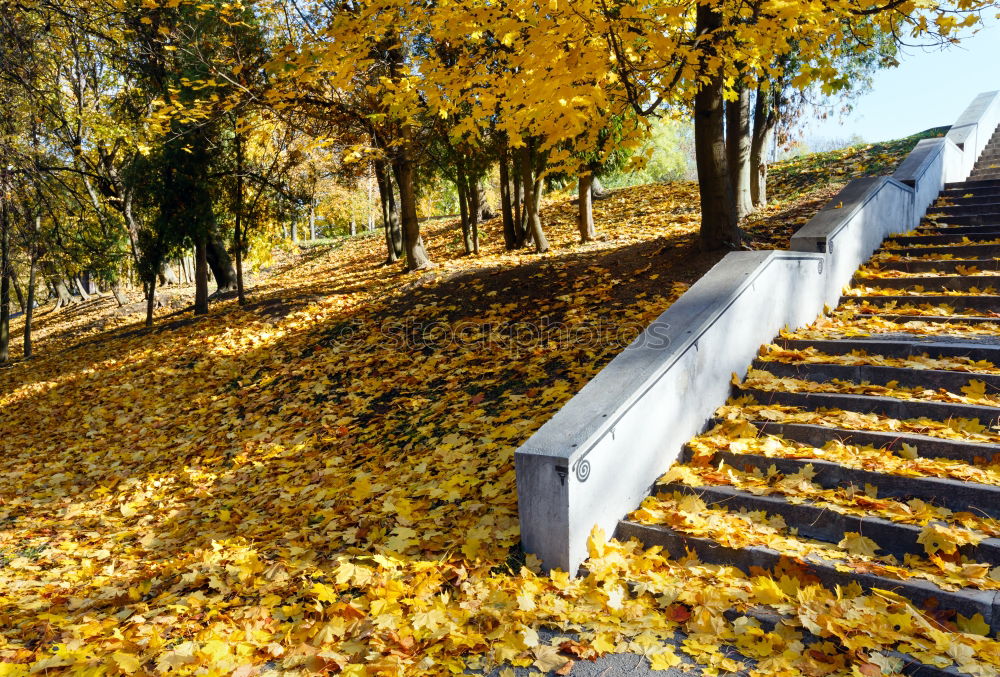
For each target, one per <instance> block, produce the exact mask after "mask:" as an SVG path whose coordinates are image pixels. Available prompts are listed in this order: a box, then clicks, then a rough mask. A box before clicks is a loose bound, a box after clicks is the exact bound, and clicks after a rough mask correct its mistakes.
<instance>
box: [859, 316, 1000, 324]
mask: <svg viewBox="0 0 1000 677" xmlns="http://www.w3.org/2000/svg"><path fill="white" fill-rule="evenodd" d="M864 316H866V317H877V318H879V319H880V320H885V321H886V322H895V323H896V324H908V323H910V322H930V323H933V324H960V325H961V324H970V325H972V324H997V323H998V322H1000V318H995V317H978V316H975V315H899V314H896V313H864Z"/></svg>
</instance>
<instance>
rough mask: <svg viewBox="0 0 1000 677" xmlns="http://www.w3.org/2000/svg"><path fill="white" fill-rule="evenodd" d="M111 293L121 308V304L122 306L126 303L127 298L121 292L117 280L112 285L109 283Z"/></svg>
mask: <svg viewBox="0 0 1000 677" xmlns="http://www.w3.org/2000/svg"><path fill="white" fill-rule="evenodd" d="M111 293H112V295H114V297H115V301H116V302H117V303H118V307H119V308H121V307H122V306H124V305H125V304H127V303H128V298H127V297H126V296H125V294H124V293H123V292H122V287H121V285H120V284H118V283H117V282H115V283H114V284H113V285H111Z"/></svg>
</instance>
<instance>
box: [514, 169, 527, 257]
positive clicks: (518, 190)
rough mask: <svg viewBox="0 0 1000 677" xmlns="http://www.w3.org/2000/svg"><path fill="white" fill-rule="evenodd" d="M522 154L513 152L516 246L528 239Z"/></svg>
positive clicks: (522, 244) (521, 244) (520, 245)
mask: <svg viewBox="0 0 1000 677" xmlns="http://www.w3.org/2000/svg"><path fill="white" fill-rule="evenodd" d="M520 158H521V156H520V154H519V151H518V153H513V152H512V153H511V163H512V164H513V174H514V194H513V195H512V196H511V201H512V202H513V203H514V235H515V236H516V238H515V244H514V246H515V247H523V246H524V242H525V240H526V239H527V236H526V235H525V232H526V230H527V229H526V228H525V224H524V216H525V214H526V213H527V211H526V210H525V209H524V189H523V188H522V187H521V161H520Z"/></svg>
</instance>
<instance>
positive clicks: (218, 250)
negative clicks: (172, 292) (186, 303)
mask: <svg viewBox="0 0 1000 677" xmlns="http://www.w3.org/2000/svg"><path fill="white" fill-rule="evenodd" d="M292 228H293V229H294V228H295V224H292ZM204 244H205V260H206V261H207V263H208V265H209V266H210V267H211V269H212V275H213V276H214V277H215V283H216V285H218V288H219V291H235V289H236V269H235V268H234V267H233V260H232V259H231V258H229V252H227V251H226V245H225V243H223V241H222V238H221V237H219V234H218V233H216V232H214V231H213V232H211V233H209V235H208V237H207V238H206V239H205V243H204ZM195 264H196V268H197V261H196V262H195ZM197 277H198V271H197V270H195V278H196V279H195V282H196V283H197Z"/></svg>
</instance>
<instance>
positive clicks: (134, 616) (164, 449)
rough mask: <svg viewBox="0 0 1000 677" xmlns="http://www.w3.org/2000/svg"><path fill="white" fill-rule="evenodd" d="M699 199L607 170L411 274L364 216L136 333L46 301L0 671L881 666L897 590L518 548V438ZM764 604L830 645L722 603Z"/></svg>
mask: <svg viewBox="0 0 1000 677" xmlns="http://www.w3.org/2000/svg"><path fill="white" fill-rule="evenodd" d="M905 150H906V149H904V150H901V151H900V152H899V153H898V155H900V156H901V155H902V154H905ZM858 153H859V157H866V153H868V151H859V152H858ZM879 161H880V162H881V161H882V160H881V159H880V160H879ZM847 162H849V163H853V162H854V161H853V160H850V161H847ZM775 174H776V176H780V173H779V172H776V173H775ZM695 198H696V190H695V187H694V186H693V185H692V184H673V185H667V186H646V187H642V188H636V189H630V190H628V191H621V192H617V193H615V194H613V195H612V196H611V197H610V198H608V199H606V200H602V201H600V202H598V203H597V205H596V208H595V210H596V214H595V216H596V219H597V222H598V224H599V230H600V231H601V232H602V233H603V234H604V235H605V236H606V239H604V240H603V241H600V242H596V243H592V244H589V245H579V244H575V238H576V236H575V232H574V228H573V224H572V215H573V209H574V208H573V206H572V205H571V204H569V203H562V204H555V205H551V206H550V207H549V208H548V209H547V211H546V218H547V221H548V223H549V226H548V230H549V235H550V239H551V241H552V244H553V252H552V253H550V254H548V255H545V256H541V257H538V256H535V255H532V254H529V253H527V252H519V253H513V254H512V253H507V252H504V251H503V250H502V238H501V236H500V233H499V231H498V229H497V225H496V223H495V222H494V223H492V224H489V225H488V226H487V227H486V229H485V230H486V242H485V244H484V253H483V255H482V256H481V257H479V258H465V257H461V256H459V250H460V247H461V243H460V240H459V235H458V233H457V232H456V227H455V224H454V223H453V222H436V223H433V224H428V227H427V229H426V233H425V239H426V241H427V243H428V245H429V250H430V253H431V256H432V258H434V259H435V260H436V261H437V262H438V263H439V266H438V267H437V268H436V269H435V270H433V271H431V272H429V273H425V274H423V275H419V276H418V275H404V274H401V273H399V272H398V271H397V270H396V269H394V268H387V267H383V266H381V265H379V263H380V260H381V257H382V248H383V244H382V241H381V239H380V236H378V235H377V234H372V235H368V236H362V237H358V238H354V239H352V240H350V241H348V242H346V243H342V244H338V245H336V246H333V247H314V248H310V249H307V250H305V251H303V252H302V253H299V254H295V255H288V256H285V257H283V258H282V260H281V262H280V263H279V264H277V265H276V266H275V267H274V269H272V270H271V271H269V273H268V274H264V275H261V276H260V277H259V278H258V279H257V280H256V286H255V288H254V290H253V292H252V294H251V305H250V307H249V308H248V309H238V308H237V307H236V306H235V305H234V303H233V302H232V301H226V302H222V303H219V304H217V305H216V306H215V307H214V308H213V311H212V314H211V315H210V316H208V317H206V318H202V319H199V320H196V321H195V320H191V319H190V318H189V317H187V315H182V314H179V313H177V311H175V310H171V309H165V310H163V311H161V313H160V316H159V318H158V321H157V322H158V326H157V327H156V328H155V329H154V330H152V331H146V330H144V329H142V328H141V327H140V326H139V325H138V324H137V320H138V316H137V315H135V314H121V313H117V312H115V311H114V309H113V307H112V306H113V305H114V304H113V302H112V301H111V300H110V299H102V300H97V301H94V302H91V303H89V304H86V305H82V306H79V307H75V308H71V309H69V310H67V311H64V312H63V313H60V314H46V313H42V314H40V316H39V317H38V322H39V324H38V344H37V346H36V354H37V355H38V357H37V358H36V359H34V360H32V361H30V362H28V363H24V362H15V364H14V365H13V366H11V367H9V368H6V369H3V370H2V371H0V414H2V418H0V433H2V435H0V676H3V675H11V674H14V675H20V674H24V673H26V672H46V673H48V672H58V671H66V672H70V673H73V674H109V673H110V674H115V673H123V674H163V673H168V672H170V673H177V674H195V673H197V674H237V675H254V674H281V673H283V674H295V673H300V674H307V673H309V674H311V673H323V672H338V671H339V672H342V673H344V674H350V675H383V674H384V675H395V674H414V675H416V674H447V673H449V672H460V671H463V670H465V669H466V668H467V667H483V668H489V667H490V666H494V665H506V666H509V665H517V666H534V667H535V668H536V669H543V670H562V674H567V673H568V672H569V671H570V670H571V669H572V666H571V665H570V663H571V661H573V660H577V661H579V660H586V659H588V658H592V657H594V656H595V655H597V654H602V653H607V652H612V651H626V650H627V651H635V652H637V653H642V654H645V655H646V656H647V657H648V658H649V659H650V662H651V664H652V666H653V668H655V669H663V668H667V667H670V666H673V665H676V664H679V663H681V661H682V658H681V657H679V655H678V654H677V653H676V652H675V650H674V649H672V648H670V646H669V645H667V644H664V642H663V640H664V639H665V638H674V636H675V633H677V632H681V633H683V635H681V637H682V642H681V646H682V651H681V653H683V654H686V657H685V658H683V661H685V663H684V664H685V665H689V664H691V662H692V661H693V662H696V663H697V664H699V665H701V666H703V668H704V671H705V672H706V674H715V673H717V672H719V671H725V670H735V669H742V668H745V669H748V670H750V671H751V672H752V673H754V674H815V675H825V674H834V673H836V674H854V673H852V671H853V670H855V669H857V668H858V666H862V667H864V666H868V665H871V664H872V661H877V660H878V659H877V658H874V657H873V655H872V653H871V652H872V651H875V650H876V648H891V647H892V646H895V644H896V642H897V641H898V640H899V638H900V636H901V635H900V634H899V633H900V632H904V633H905V631H902V630H900V631H890V630H885V631H884V632H883V631H875V632H872V630H871V629H872V627H874V626H876V625H877V624H876V623H873V621H874V620H875V619H878V618H882V617H884V614H887V613H891V614H897V615H899V614H902V615H904V616H905V615H906V614H907V613H909V612H908V611H907V606H906V605H905V604H904V603H902V602H900V601H899V600H896V599H894V598H892V597H891V596H870V595H863V594H861V593H860V591H859V590H843V591H841V592H840V593H839V594H837V595H834V594H833V593H831V592H829V591H825V590H822V589H821V588H819V587H818V586H816V585H814V584H812V583H810V582H809V581H808V580H807V579H806V578H804V577H796V575H795V572H794V571H788V572H783V573H782V572H779V573H778V574H775V575H771V574H765V573H764V572H760V574H759V575H755V576H746V575H744V574H742V573H740V572H739V571H737V570H735V569H730V568H719V567H714V566H705V565H701V564H699V563H698V562H697V561H694V560H690V561H671V560H668V559H666V558H664V557H662V556H661V555H660V554H658V553H657V552H655V551H651V552H643V551H642V550H641V548H639V547H638V546H637V545H636V544H628V543H617V542H611V543H609V544H606V545H601V544H599V543H598V544H595V545H594V548H593V551H592V558H591V559H590V560H589V562H588V564H587V569H588V572H589V573H588V575H587V576H586V577H583V578H579V579H570V578H569V577H568V576H567V575H565V574H555V575H553V576H551V577H545V576H541V575H539V574H538V573H537V567H536V566H535V563H534V562H533V561H532V558H530V557H528V558H525V557H524V556H523V554H522V553H520V552H519V550H518V547H517V544H518V541H519V534H518V523H517V511H516V507H517V506H516V502H517V497H516V491H515V484H514V472H513V454H514V450H515V449H516V448H517V447H518V446H519V445H520V444H521V443H522V442H524V441H525V440H526V439H527V438H528V437H529V436H530V435H531V434H532V433H533V432H534V431H535V430H537V429H538V427H539V426H540V425H541V424H542V423H543V422H544V421H545V420H547V419H548V418H549V417H550V416H551V415H552V414H553V413H554V412H555V411H556V410H557V409H558V408H559V407H560V406H561V405H562V404H563V403H565V402H566V401H567V400H568V399H569V398H570V397H572V395H573V394H574V393H575V392H576V391H577V390H579V389H580V388H581V387H582V386H583V384H584V383H586V382H587V381H588V380H589V379H590V378H591V377H592V376H593V375H594V374H595V373H596V372H597V371H598V370H599V369H600V368H601V367H603V366H604V365H605V364H606V363H607V362H608V361H609V360H610V359H611V358H612V357H613V356H614V355H615V354H616V353H617V352H618V351H619V350H620V349H621V347H622V346H623V345H624V344H626V343H627V342H628V341H629V340H630V339H631V338H632V337H633V336H634V335H635V332H636V331H638V330H639V329H640V328H642V327H643V326H645V325H646V324H647V323H648V322H649V321H650V320H651V319H652V318H654V317H655V316H657V315H658V314H659V313H660V312H662V311H663V310H664V309H665V308H666V307H667V306H668V305H669V304H670V303H671V302H672V301H673V300H674V299H676V298H677V296H679V295H680V294H681V293H682V292H683V291H684V289H686V287H687V285H689V284H690V283H691V282H693V281H695V280H696V279H697V278H698V276H699V275H701V274H702V273H703V272H704V271H705V270H707V268H708V267H710V266H711V265H713V264H714V263H715V262H716V261H717V260H718V258H719V255H704V254H700V253H698V251H697V248H696V246H695V235H696V230H697V220H698V214H697V208H696V199H695ZM792 201H793V198H788V199H787V200H786V199H784V198H783V197H781V196H779V201H778V202H777V206H776V207H775V208H774V210H775V211H773V212H769V214H771V221H770V222H769V223H770V224H771V226H770V228H771V230H773V233H772V234H771V235H766V236H761V241H780V240H781V239H782V237H785V236H784V235H782V233H783V232H784V231H785V230H787V229H788V228H790V227H791V226H790V225H789V224H787V223H786V222H785V221H784V220H783V218H782V217H781V215H782V214H783V211H782V210H783V209H787V208H788V205H790V204H792ZM765 230H766V228H765V226H763V225H758V226H757V230H755V231H754V232H755V237H756V234H759V233H764V232H765ZM767 232H771V231H767ZM136 310H138V308H137V309H136ZM18 327H19V325H18V323H17V322H15V325H14V332H15V334H16V332H17V329H18ZM760 605H772V606H776V608H779V609H781V610H782V611H783V612H787V613H791V614H793V615H797V616H798V617H799V618H801V619H808V622H809V624H810V627H811V626H812V625H817V626H819V627H824V628H828V629H829V632H830V635H829V637H830V640H829V641H826V642H825V643H823V644H822V645H812V646H809V647H806V646H805V645H803V643H802V641H801V638H800V637H799V635H798V634H797V633H798V631H797V630H796V629H795V628H794V627H792V626H784V625H781V626H779V627H777V628H775V629H773V630H768V629H765V628H761V627H760V626H759V625H758V624H756V622H755V621H752V620H749V619H747V618H745V617H741V618H736V619H735V620H734V619H733V617H732V614H729V615H724V613H725V612H730V611H733V610H736V611H737V612H739V611H741V610H747V609H750V608H752V607H756V606H760ZM803 622H806V621H805V620H803ZM542 628H550V629H557V630H560V631H566V632H573V637H574V638H575V639H573V640H566V641H565V642H560V646H557V647H552V646H549V645H545V644H542V643H540V640H539V638H538V631H539V630H540V629H542ZM857 628H864V629H865V630H864V633H863V635H864V640H863V641H861V639H860V638H859V637H857V635H858V633H857ZM851 638H854V639H853V640H852V641H845V639H846V640H851ZM723 641H725V642H727V643H729V644H730V645H732V646H735V647H737V648H738V649H739V651H740V652H741V654H742V655H743V656H744V657H745V658H746V659H749V660H748V661H747V662H746V663H745V665H744V664H742V663H739V662H738V660H737V658H734V657H733V655H732V653H731V652H729V651H724V650H722V648H721V644H722V643H723ZM921 641H925V642H931V643H932V644H931V646H930V648H928V651H931V650H934V648H933V642H938V643H939V644H941V643H944V644H941V646H942V647H943V646H944V645H945V644H947V643H948V642H950V641H952V638H951V635H950V634H949V633H938V634H931V635H921ZM942 650H944V649H943V648H942ZM504 669H505V670H506V669H507V668H504ZM864 669H869V668H867V667H865V668H864ZM863 674H872V673H870V672H867V673H863Z"/></svg>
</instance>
